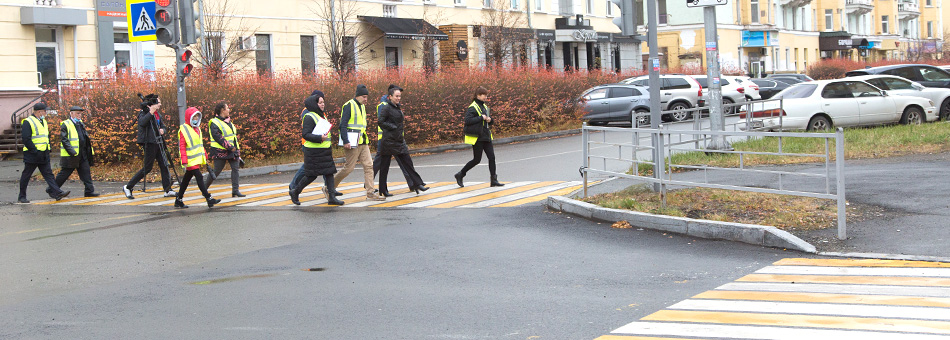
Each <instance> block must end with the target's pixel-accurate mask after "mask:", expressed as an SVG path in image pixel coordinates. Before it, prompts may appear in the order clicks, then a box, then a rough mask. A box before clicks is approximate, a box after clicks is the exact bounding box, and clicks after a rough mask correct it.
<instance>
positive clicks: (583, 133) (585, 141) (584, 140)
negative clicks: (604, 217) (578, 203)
mask: <svg viewBox="0 0 950 340" xmlns="http://www.w3.org/2000/svg"><path fill="white" fill-rule="evenodd" d="M588 138H590V137H589V136H588V132H587V123H583V124H582V125H581V141H582V143H583V144H584V146H583V148H582V149H583V150H584V152H583V153H582V154H583V157H584V160H583V163H582V164H584V167H583V168H582V171H583V174H584V198H587V167H588V166H589V165H590V164H589V162H588V159H587V158H588V157H587V156H588V155H587V153H588V150H587V149H588V147H589V145H590V144H588Z"/></svg>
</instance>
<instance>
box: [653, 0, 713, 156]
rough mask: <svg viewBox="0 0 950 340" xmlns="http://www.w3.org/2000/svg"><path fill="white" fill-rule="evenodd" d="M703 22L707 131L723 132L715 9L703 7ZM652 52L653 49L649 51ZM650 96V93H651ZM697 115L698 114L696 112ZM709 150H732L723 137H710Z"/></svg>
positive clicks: (707, 146)
mask: <svg viewBox="0 0 950 340" xmlns="http://www.w3.org/2000/svg"><path fill="white" fill-rule="evenodd" d="M703 16H704V18H703V21H705V26H706V84H707V85H708V86H709V96H707V98H708V99H709V101H708V102H707V103H706V105H707V106H709V129H710V130H711V131H714V132H715V131H723V130H725V125H726V117H725V116H724V115H723V111H722V84H721V80H720V78H721V77H722V73H721V70H720V69H719V32H717V30H716V7H715V6H705V7H703ZM650 52H653V49H652V48H651V49H650ZM651 95H652V93H651ZM697 114H698V112H697ZM706 149H709V150H732V146H730V145H729V142H728V141H726V137H725V136H712V139H710V141H709V144H707V145H706Z"/></svg>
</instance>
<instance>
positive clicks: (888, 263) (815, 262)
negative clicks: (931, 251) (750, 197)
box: [774, 258, 950, 268]
mask: <svg viewBox="0 0 950 340" xmlns="http://www.w3.org/2000/svg"><path fill="white" fill-rule="evenodd" d="M774 265H776V266H829V267H901V268H950V262H926V261H901V260H875V259H855V260H845V259H800V258H788V259H782V260H780V261H777V262H775V263H774Z"/></svg>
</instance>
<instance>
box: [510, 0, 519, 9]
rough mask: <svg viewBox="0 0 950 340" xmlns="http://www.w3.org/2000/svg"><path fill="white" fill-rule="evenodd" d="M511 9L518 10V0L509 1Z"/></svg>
mask: <svg viewBox="0 0 950 340" xmlns="http://www.w3.org/2000/svg"><path fill="white" fill-rule="evenodd" d="M511 9H518V0H511Z"/></svg>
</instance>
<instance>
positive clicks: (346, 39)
mask: <svg viewBox="0 0 950 340" xmlns="http://www.w3.org/2000/svg"><path fill="white" fill-rule="evenodd" d="M308 7H309V9H310V11H311V12H312V13H313V14H314V16H316V19H317V21H318V26H319V27H320V28H321V29H320V30H321V31H323V33H324V34H323V35H322V38H323V39H320V45H321V47H322V49H321V50H322V51H323V53H324V54H325V55H326V58H325V60H326V62H325V63H324V65H325V66H327V67H330V68H332V69H333V71H334V72H336V73H337V74H338V75H339V76H340V77H343V76H347V75H349V74H350V73H352V72H353V71H355V70H356V66H357V65H361V64H364V63H366V62H367V61H368V58H357V56H359V55H363V53H364V52H365V51H366V50H367V49H369V48H370V46H371V45H373V44H374V43H376V42H377V41H379V40H380V39H382V36H378V37H376V38H375V39H372V40H370V39H367V38H366V36H367V35H368V34H367V33H366V31H365V30H364V27H365V25H366V24H365V23H363V22H361V21H359V15H360V13H361V9H360V8H359V6H358V4H357V2H356V1H354V0H312V1H311V2H310V4H309V5H308Z"/></svg>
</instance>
